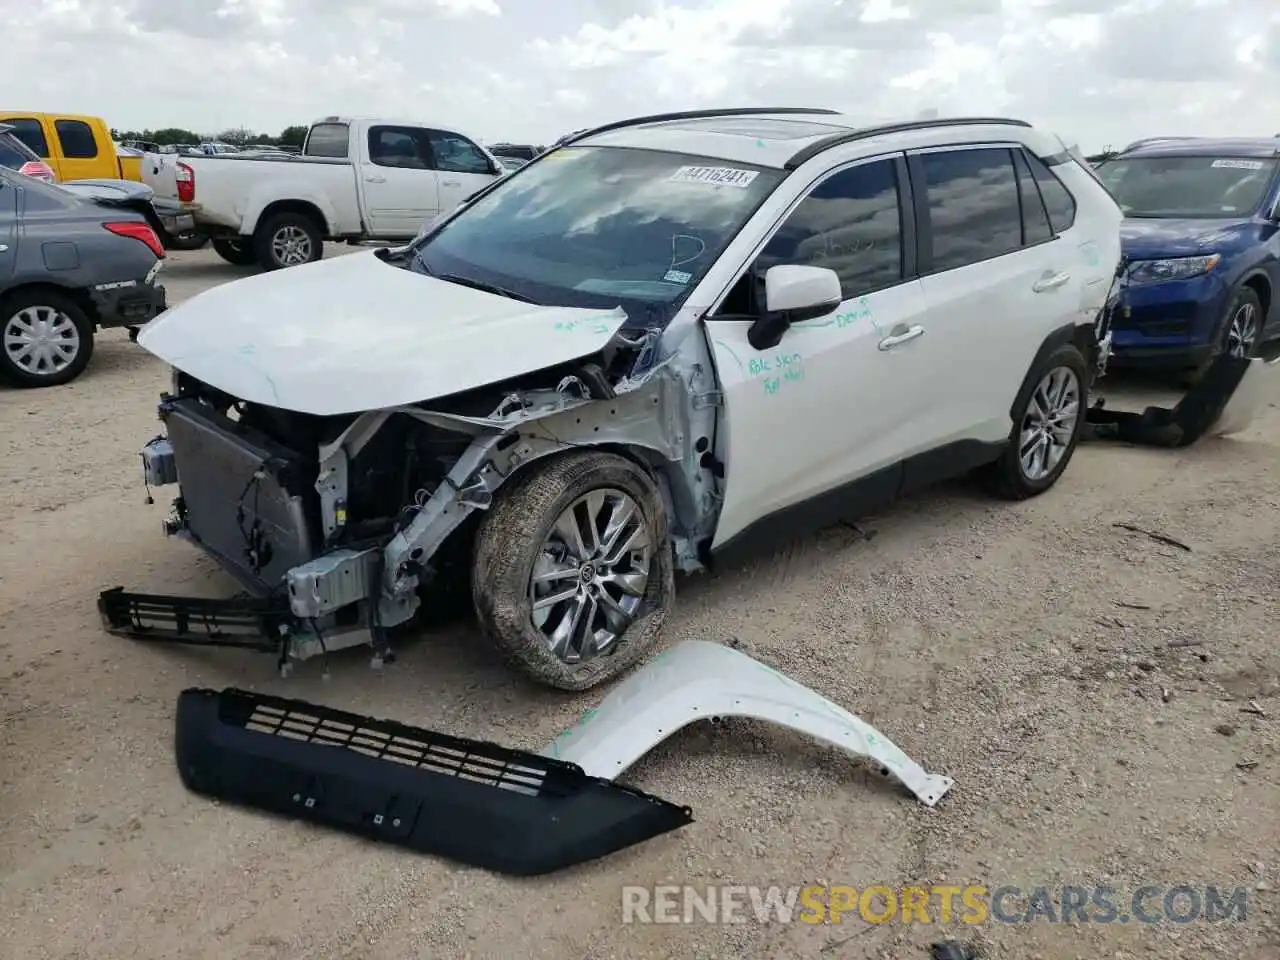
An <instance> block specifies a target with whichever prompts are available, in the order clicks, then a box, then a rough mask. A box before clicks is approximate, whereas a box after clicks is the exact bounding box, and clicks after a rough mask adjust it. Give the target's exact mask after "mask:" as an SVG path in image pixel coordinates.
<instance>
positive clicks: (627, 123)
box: [559, 107, 840, 147]
mask: <svg viewBox="0 0 1280 960" xmlns="http://www.w3.org/2000/svg"><path fill="white" fill-rule="evenodd" d="M761 114H822V115H825V116H839V115H840V111H839V110H827V109H825V108H824V107H722V108H720V109H718V110H681V111H678V112H676V113H655V114H653V115H652V116H648V117H632V118H631V119H630V120H615V121H613V122H612V123H606V124H603V125H601V126H599V127H588V128H587V129H586V130H578V131H576V132H574V133H571V134H569V135H568V136H567V137H564V138H563V139H561V140H560V142H559V145H560V146H562V147H565V146H568V145H569V144H571V143H576V142H577V141H579V140H581V139H583V138H584V137H594V136H595V135H596V134H598V133H608V132H609V131H610V130H621V129H623V128H624V127H638V126H641V125H642V124H646V123H664V122H666V121H671V120H708V119H711V118H713V117H751V116H759V115H761Z"/></svg>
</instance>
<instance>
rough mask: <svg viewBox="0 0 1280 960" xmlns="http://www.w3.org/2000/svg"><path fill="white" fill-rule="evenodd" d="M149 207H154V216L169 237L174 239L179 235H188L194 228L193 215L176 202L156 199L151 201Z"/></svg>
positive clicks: (194, 220)
mask: <svg viewBox="0 0 1280 960" xmlns="http://www.w3.org/2000/svg"><path fill="white" fill-rule="evenodd" d="M151 205H152V206H153V207H155V211H156V216H157V217H159V218H160V225H161V226H162V227H164V229H165V232H166V233H168V234H169V235H170V236H174V237H176V236H177V235H178V234H180V233H189V232H191V231H192V230H194V229H195V228H196V218H195V214H194V213H193V212H191V211H190V210H187V209H185V208H184V207H183V205H182V204H181V203H179V202H178V201H176V200H165V199H162V198H159V197H157V198H155V199H153V200H152V201H151Z"/></svg>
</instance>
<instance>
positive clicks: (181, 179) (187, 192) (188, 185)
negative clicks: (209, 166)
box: [173, 162, 196, 203]
mask: <svg viewBox="0 0 1280 960" xmlns="http://www.w3.org/2000/svg"><path fill="white" fill-rule="evenodd" d="M177 167H178V169H177V172H176V173H175V174H174V176H173V178H174V180H176V181H177V183H178V199H179V200H181V201H182V202H183V203H191V201H193V200H195V198H196V172H195V171H194V170H192V169H191V166H190V164H186V163H182V162H179V163H178V165H177Z"/></svg>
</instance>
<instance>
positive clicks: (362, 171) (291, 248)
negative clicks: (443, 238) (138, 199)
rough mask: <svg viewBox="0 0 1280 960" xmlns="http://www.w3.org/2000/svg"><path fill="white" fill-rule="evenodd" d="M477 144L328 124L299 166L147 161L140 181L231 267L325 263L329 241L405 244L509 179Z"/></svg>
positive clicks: (281, 161)
mask: <svg viewBox="0 0 1280 960" xmlns="http://www.w3.org/2000/svg"><path fill="white" fill-rule="evenodd" d="M504 172H505V171H504V169H503V167H502V166H501V165H500V164H499V162H498V160H497V159H496V158H495V157H494V156H493V155H492V154H490V153H489V152H488V151H487V150H486V149H485V148H484V147H482V146H480V144H479V143H478V142H476V141H475V140H474V139H472V138H470V137H467V136H464V135H463V134H461V133H457V132H455V131H453V130H450V129H447V128H444V127H441V126H435V125H431V124H424V123H405V122H400V121H392V120H380V119H366V118H352V117H325V118H324V119H323V120H318V121H316V122H315V123H313V124H312V125H311V128H310V130H308V131H307V139H306V142H305V143H304V145H303V148H302V153H301V155H300V156H297V157H269V158H268V157H261V158H252V157H243V156H237V155H236V154H234V153H229V154H222V155H212V156H176V155H172V154H154V153H149V154H147V155H146V157H144V159H143V163H142V177H143V180H144V181H145V182H146V183H147V185H148V186H150V187H151V188H152V189H153V190H155V192H156V195H157V196H161V197H173V198H175V199H177V200H179V201H180V202H181V203H182V204H183V206H184V207H185V208H186V209H187V210H189V211H190V212H191V214H192V215H193V217H194V218H195V222H196V229H197V230H199V231H201V232H203V233H205V234H207V235H208V236H209V237H210V238H211V239H212V240H213V247H214V249H215V250H216V251H217V252H218V254H219V255H220V256H221V257H222V258H223V259H224V260H226V261H227V262H228V263H234V264H237V265H240V266H248V265H250V264H254V263H257V264H260V265H261V266H262V267H263V268H264V269H267V270H275V269H278V268H280V267H291V266H296V265H298V264H303V263H310V262H312V261H315V260H319V259H320V257H321V256H322V254H323V241H325V240H346V241H349V242H353V243H355V242H359V241H362V240H408V239H411V238H412V237H414V236H415V235H416V234H417V233H418V231H419V230H420V229H421V227H422V225H423V223H424V222H426V221H428V220H430V219H432V218H434V217H436V216H439V215H440V214H443V213H448V212H449V211H450V210H452V209H453V208H454V207H456V206H457V205H458V204H460V203H461V202H462V201H463V200H464V199H465V198H466V197H468V196H470V195H471V194H472V193H474V192H475V191H476V190H478V189H480V188H481V187H482V186H484V185H485V184H486V183H488V182H489V181H490V180H492V179H494V178H495V177H498V176H501V175H502V174H503V173H504Z"/></svg>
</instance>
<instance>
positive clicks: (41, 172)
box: [18, 160, 57, 183]
mask: <svg viewBox="0 0 1280 960" xmlns="http://www.w3.org/2000/svg"><path fill="white" fill-rule="evenodd" d="M18 172H19V173H21V174H22V175H23V176H27V177H35V178H36V179H37V180H43V181H44V182H45V183H53V181H54V180H56V179H57V177H55V176H54V173H53V167H51V166H49V165H48V164H47V163H42V162H41V161H39V160H28V161H27V162H26V163H24V164H23V165H22V166H20V167H19V168H18Z"/></svg>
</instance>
